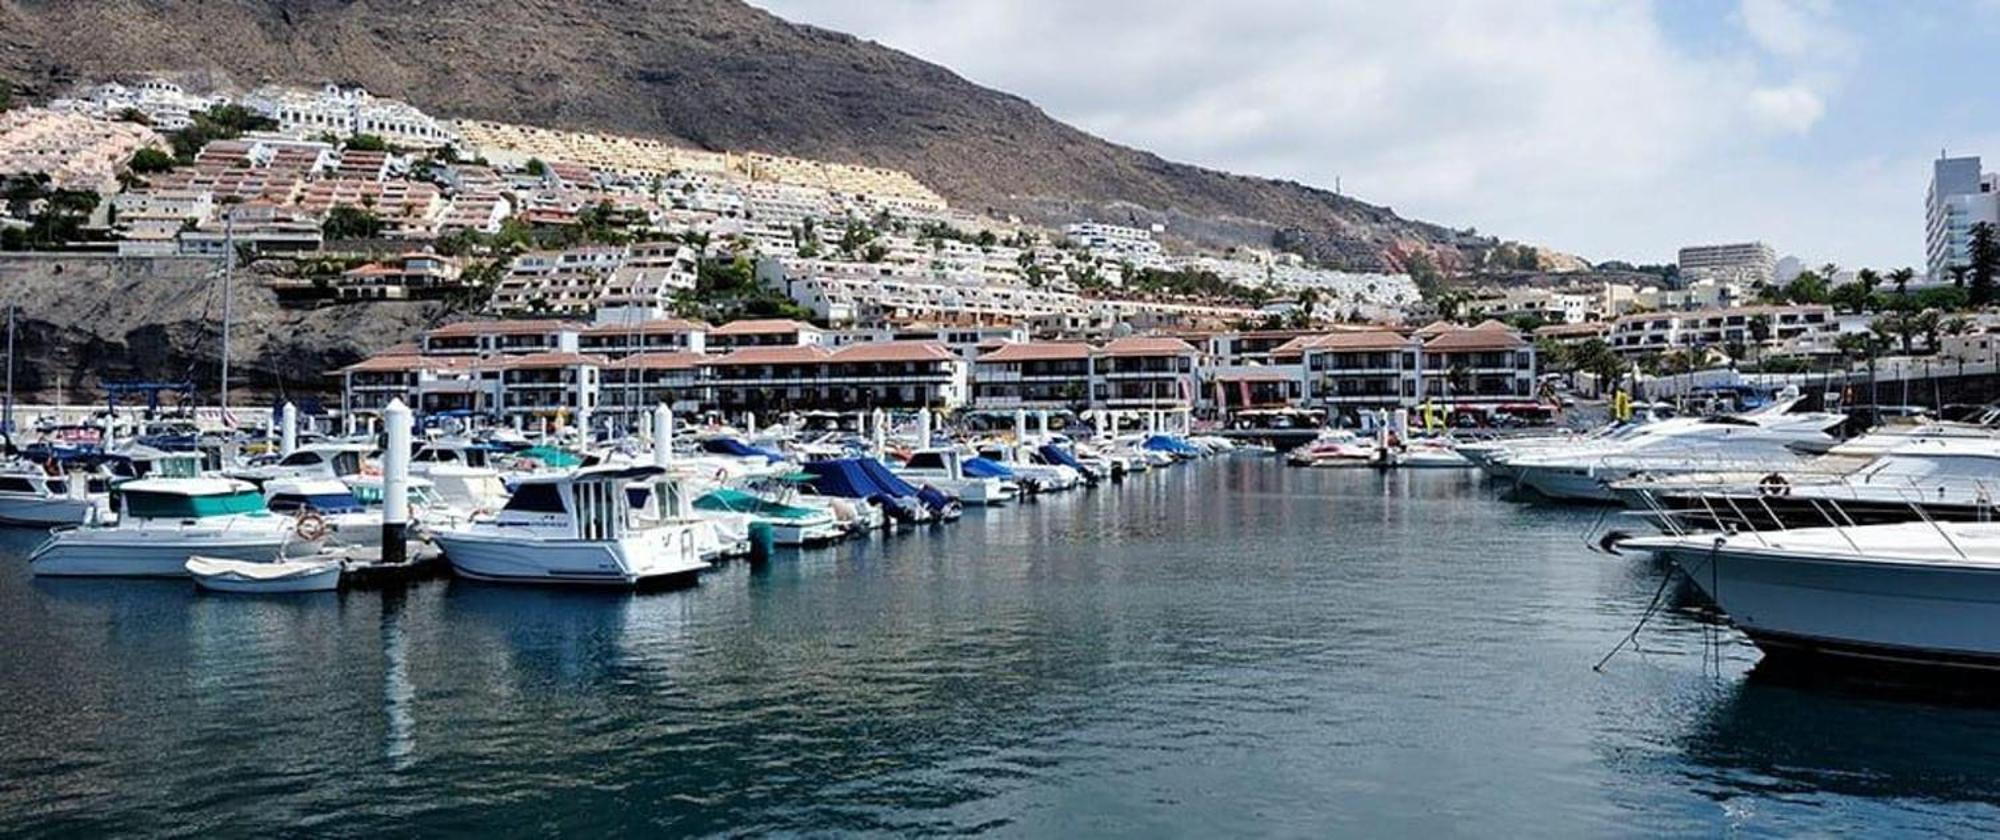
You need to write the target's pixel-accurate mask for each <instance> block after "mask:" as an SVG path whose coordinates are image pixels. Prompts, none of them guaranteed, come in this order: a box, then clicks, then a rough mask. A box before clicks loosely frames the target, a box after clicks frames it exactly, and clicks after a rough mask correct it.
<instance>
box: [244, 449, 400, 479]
mask: <svg viewBox="0 0 2000 840" xmlns="http://www.w3.org/2000/svg"><path fill="white" fill-rule="evenodd" d="M372 451H374V448H373V447H370V446H366V445H362V444H352V443H321V444H312V445H309V446H301V447H299V448H298V449H297V450H295V451H293V452H292V454H290V455H286V456H284V457H282V458H279V459H277V460H276V461H274V462H272V463H270V464H266V465H264V466H259V467H247V468H243V469H237V470H228V471H227V475H228V476H229V477H230V478H237V479H242V480H244V481H248V482H251V483H253V484H263V483H264V482H267V481H272V480H276V479H281V478H318V479H329V480H336V481H337V480H340V479H344V478H348V477H350V476H355V475H360V474H361V470H362V464H363V462H364V461H366V460H367V458H368V454H369V453H370V452H372Z"/></svg>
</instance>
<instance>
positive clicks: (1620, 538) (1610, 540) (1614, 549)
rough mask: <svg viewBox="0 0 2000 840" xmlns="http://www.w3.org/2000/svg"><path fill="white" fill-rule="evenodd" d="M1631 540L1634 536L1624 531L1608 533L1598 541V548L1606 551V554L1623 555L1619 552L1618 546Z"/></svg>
mask: <svg viewBox="0 0 2000 840" xmlns="http://www.w3.org/2000/svg"><path fill="white" fill-rule="evenodd" d="M1631 538H1632V535H1631V534H1628V533H1626V532H1624V531H1606V532H1604V536H1603V537H1601V538H1599V539H1598V540H1597V547H1598V548H1601V549H1604V553H1606V554H1623V553H1624V552H1621V551H1619V550H1618V544H1619V543H1622V542H1624V541H1626V540H1629V539H1631Z"/></svg>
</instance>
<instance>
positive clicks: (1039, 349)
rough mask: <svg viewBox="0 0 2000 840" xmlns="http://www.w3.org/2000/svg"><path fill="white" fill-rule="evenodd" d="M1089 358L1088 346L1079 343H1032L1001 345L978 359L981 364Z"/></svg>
mask: <svg viewBox="0 0 2000 840" xmlns="http://www.w3.org/2000/svg"><path fill="white" fill-rule="evenodd" d="M1088 358H1090V345H1088V344H1085V343H1083V342H1081V341H1032V342H1026V343H1009V344H1002V345H1000V346H999V348H998V349H995V350H992V351H990V352H987V353H985V354H982V355H981V356H980V357H979V361H982V362H1046V361H1061V360H1065V359H1088Z"/></svg>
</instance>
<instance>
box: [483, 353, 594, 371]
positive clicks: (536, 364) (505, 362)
mask: <svg viewBox="0 0 2000 840" xmlns="http://www.w3.org/2000/svg"><path fill="white" fill-rule="evenodd" d="M576 365H596V366H599V367H602V366H603V365H604V357H603V356H589V355H585V354H582V353H530V354H528V355H525V356H513V357H508V358H502V359H497V360H495V361H494V362H493V363H492V367H503V368H551V367H573V366H576Z"/></svg>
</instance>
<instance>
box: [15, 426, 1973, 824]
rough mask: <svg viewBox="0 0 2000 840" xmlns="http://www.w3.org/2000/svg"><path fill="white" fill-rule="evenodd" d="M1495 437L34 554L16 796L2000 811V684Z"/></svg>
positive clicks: (37, 809) (145, 819) (528, 812)
mask: <svg viewBox="0 0 2000 840" xmlns="http://www.w3.org/2000/svg"><path fill="white" fill-rule="evenodd" d="M1597 516H1598V513H1597V512H1596V511H1588V510H1568V509H1560V508H1550V507H1532V506H1523V505H1519V504H1515V503H1511V502H1508V501H1505V500H1503V499H1502V498H1501V497H1500V495H1499V493H1498V491H1496V490H1495V489H1493V488H1491V487H1489V486H1487V485H1485V484H1483V483H1481V482H1480V481H1478V480H1477V479H1475V478H1474V477H1472V476H1470V475H1464V474H1453V473H1431V474H1402V475H1389V476H1382V475H1377V474H1375V473H1373V472H1367V471H1351V472H1350V471H1306V470H1290V469H1285V468H1283V467H1281V466H1279V465H1277V464H1276V463H1275V462H1272V461H1269V460H1262V459H1255V458H1248V457H1235V458H1226V459H1219V460H1216V461H1212V462H1208V463H1203V464H1199V465H1194V466H1190V467H1186V468H1182V469H1177V470H1173V471H1169V472H1163V473H1155V474H1152V475H1148V476H1141V477H1137V478H1135V479H1134V480H1133V481H1131V482H1129V483H1127V484H1125V485H1123V486H1118V487H1110V488H1103V489H1098V490H1095V491H1090V492H1084V493H1076V494H1071V495H1068V496H1066V497H1061V498H1052V499H1046V500H1041V501H1036V502H1032V503H1029V504H1026V505H1022V506H1020V507H1016V508H1011V509H1002V510H993V511H973V512H970V513H968V515H967V516H966V517H965V519H964V521H963V522H961V523H959V524H957V525H956V526H951V527H945V528H939V529H936V530H933V531H928V532H923V533H919V534H915V535H910V536H904V537H898V538H893V539H888V540H874V541H867V542H859V543H852V544H848V545H844V546H841V547H838V548H836V549H832V550H826V551H817V552H809V553H804V554H800V555H795V556H793V555H788V556H785V557H782V558H780V559H779V560H777V561H775V562H773V563H770V564H768V565H767V566H765V567H761V568H756V569H752V568H750V567H749V566H747V565H744V564H737V565H733V566H730V567H727V568H725V569H722V570H721V571H719V572H717V573H715V574H712V575H710V576H708V577H706V578H704V579H703V581H702V583H701V585H700V586H699V587H698V588H695V589H691V590H686V591H681V592H667V593H653V594H638V595H629V594H608V593H593V592H577V591H555V590H537V589H523V588H508V587H500V586H492V585H479V584H472V583H467V582H460V581H435V582H428V583H424V584H420V585H417V586H415V587H412V588H411V589H409V590H408V591H406V592H396V593H387V594H385V593H381V592H347V593H342V594H340V595H325V596H309V597H300V598H292V599H287V600H270V599H245V598H240V597H226V596H200V595H196V594H195V593H194V592H193V591H192V590H191V588H190V587H189V586H188V585H186V584H185V583H176V582H140V581H35V580H32V579H31V578H30V577H29V576H28V573H27V569H26V565H25V563H24V562H23V561H22V560H21V559H20V554H21V553H23V552H24V551H25V548H26V547H27V546H28V545H30V544H32V542H33V541H34V539H35V535H33V534H14V535H12V536H11V537H9V538H8V540H7V548H6V550H7V551H8V552H9V556H7V557H4V558H0V561H4V562H5V564H6V566H5V567H4V568H0V639H4V640H5V641H4V644H0V831H4V832H5V833H6V834H9V835H15V836H43V835H77V834H83V835H99V834H104V833H148V834H172V835H208V834H213V833H217V832H222V833H228V834H272V833H279V832H306V833H313V834H339V835H358V834H376V833H380V832H389V831H393V832H409V831H413V830H423V831H426V832H432V833H443V832H459V833H473V832H477V833H481V834H507V835H513V834H538V833H550V832H567V833H588V834H599V833H629V834H637V833H648V834H674V835H682V834H709V833H758V832H780V833H794V832H827V833H839V832H876V833H895V834H957V833H974V832H982V831H992V832H995V833H999V834H1004V835H1030V836H1051V835H1057V836H1066V837H1067V836H1091V835H1133V836H1146V837H1160V836H1198V837H1207V836H1218V835H1220V836H1240V835H1290V836H1299V835H1314V836H1322V835H1327V834H1338V833H1345V834H1369V835H1382V834H1389V833H1394V834H1398V835H1416V836H1438V835H1475V834H1476V835H1484V836H1491V835H1492V834H1493V833H1494V830H1495V829H1499V830H1502V831H1508V832H1512V833H1528V834H1531V835H1532V836H1604V835H1633V834H1648V835H1652V834H1663V833H1664V834H1676V835H1711V834H1716V833H1721V832H1731V833H1754V834H1764V833H1770V834H1786V835H1793V834H1800V833H1831V832H1864V831H1865V832H1868V833H1869V834H1871V835H1872V836H1882V835H1891V834H1909V835H1920V834H1921V835H1927V836H1929V835H1936V834H1940V833H1945V834H1953V833H1957V834H1972V833H1979V832H1982V831H1987V830H1990V829H1992V828H1993V827H1994V826H1995V825H2000V807H1996V805H2000V774H1996V773H1995V768H2000V709H1996V708H1979V707H1976V706H1975V707H1968V706H1964V705H1956V706H1954V705H1942V704H1937V703H1933V702H1924V701H1914V700H1909V699H1906V698H1884V697H1879V696H1870V695H1868V694H1863V693H1855V692H1853V691H1848V690H1837V689H1827V688H1803V687H1797V686H1790V685H1785V684H1780V683H1774V682H1772V681H1771V680H1770V679H1769V678H1767V677H1761V676H1759V675H1758V674H1756V673H1753V672H1752V665H1753V663H1754V662H1755V660H1756V658H1757V656H1756V652H1755V650H1754V649H1752V648H1749V647H1747V646H1746V645H1745V644H1744V643H1743V642H1742V641H1741V640H1740V638H1738V637H1736V636H1734V635H1733V634H1731V633H1728V632H1727V631H1717V630H1716V629H1714V628H1713V627H1712V626H1711V625H1709V624H1707V623H1705V622H1704V621H1703V620H1702V619H1701V617H1700V615H1699V614H1698V612H1697V610H1695V609H1694V608H1693V607H1692V606H1689V605H1686V604H1682V603H1680V602H1676V604H1677V605H1676V607H1675V608H1674V609H1671V610H1669V611H1667V612H1665V613H1664V614H1662V615H1660V616H1659V617H1657V618H1656V619H1655V621H1654V622H1653V623H1652V624H1650V625H1648V627H1647V629H1646V630H1645V631H1644V633H1642V635H1641V642H1642V644H1643V646H1644V649H1645V652H1644V653H1642V654H1632V653H1629V652H1628V653H1626V654H1623V655H1621V656H1620V657H1618V658H1617V659H1614V660H1613V661H1612V663H1611V665H1610V666H1609V667H1608V669H1607V671H1606V672H1605V673H1601V674H1600V673H1595V672H1593V671H1592V670H1591V667H1590V666H1591V664H1592V663H1594V662H1595V661H1596V660H1597V659H1598V657H1599V656H1601V655H1602V654H1603V653H1604V652H1605V651H1607V650H1608V649H1610V647H1611V646H1612V645H1613V644H1614V643H1615V642H1616V641H1617V639H1618V638H1619V637H1621V636H1622V635H1623V634H1624V633H1625V632H1626V631H1627V630H1628V629H1630V627H1631V626H1632V624H1633V622H1634V621H1635V620H1636V619H1637V617H1638V616H1639V614H1640V613H1641V611H1642V610H1643V609H1644V607H1645V605H1646V604H1647V602H1648V601H1649V599H1650V598H1651V597H1652V594H1653V591H1654V589H1655V587H1656V585H1657V582H1658V580H1659V574H1660V572H1659V569H1658V568H1656V567H1655V566H1653V565H1652V564H1651V563H1649V562H1648V561H1646V560H1643V559H1635V558H1616V557H1606V556H1604V555H1600V554H1596V553H1593V552H1591V551H1589V550H1587V549H1586V548H1585V546H1584V543H1583V540H1582V534H1583V532H1584V531H1586V530H1587V529H1589V528H1590V527H1591V526H1592V524H1593V522H1594V521H1595V520H1596V518H1597Z"/></svg>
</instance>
